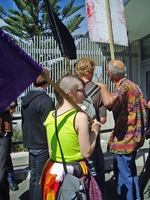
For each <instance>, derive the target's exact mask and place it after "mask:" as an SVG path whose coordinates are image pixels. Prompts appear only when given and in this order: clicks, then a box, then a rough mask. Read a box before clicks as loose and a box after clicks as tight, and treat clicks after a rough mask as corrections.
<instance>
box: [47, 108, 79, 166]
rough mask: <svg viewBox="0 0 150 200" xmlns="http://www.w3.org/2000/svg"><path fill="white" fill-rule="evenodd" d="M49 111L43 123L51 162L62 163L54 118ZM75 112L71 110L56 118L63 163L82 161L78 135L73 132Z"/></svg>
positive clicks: (52, 113) (52, 112)
mask: <svg viewBox="0 0 150 200" xmlns="http://www.w3.org/2000/svg"><path fill="white" fill-rule="evenodd" d="M54 112H55V111H51V112H50V113H49V115H48V117H47V119H46V121H45V122H44V125H45V127H46V131H47V139H48V145H49V149H50V151H51V159H52V160H53V161H57V162H62V158H61V153H60V148H59V144H58V141H57V137H56V132H55V121H54V120H55V117H54ZM76 114H77V110H75V109H71V110H69V111H67V112H65V113H63V114H61V115H59V116H57V130H58V137H59V140H60V144H61V147H62V151H63V155H64V158H65V162H75V161H79V160H82V159H83V157H82V155H81V153H80V146H79V139H78V134H77V132H76V130H75V116H76Z"/></svg>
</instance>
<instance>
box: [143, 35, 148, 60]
mask: <svg viewBox="0 0 150 200" xmlns="http://www.w3.org/2000/svg"><path fill="white" fill-rule="evenodd" d="M141 56H142V58H141V59H142V60H146V59H150V37H149V38H146V39H144V40H142V41H141Z"/></svg>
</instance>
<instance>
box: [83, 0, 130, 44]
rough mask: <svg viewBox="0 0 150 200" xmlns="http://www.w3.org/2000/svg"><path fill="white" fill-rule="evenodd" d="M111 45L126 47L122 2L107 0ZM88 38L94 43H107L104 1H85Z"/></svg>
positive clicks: (126, 39)
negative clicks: (111, 36) (111, 37)
mask: <svg viewBox="0 0 150 200" xmlns="http://www.w3.org/2000/svg"><path fill="white" fill-rule="evenodd" d="M109 7H110V16H111V17H110V18H111V24H112V27H110V28H112V35H113V43H114V44H118V45H123V46H128V37H127V30H126V20H125V13H124V4H123V0H109ZM86 12H87V17H88V29H89V37H90V40H91V41H94V42H104V43H109V32H108V22H107V14H106V5H105V0H86Z"/></svg>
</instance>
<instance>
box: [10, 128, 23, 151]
mask: <svg viewBox="0 0 150 200" xmlns="http://www.w3.org/2000/svg"><path fill="white" fill-rule="evenodd" d="M12 142H14V143H15V144H12V152H13V153H14V152H20V151H27V149H25V148H23V144H22V131H21V129H20V128H18V127H17V126H16V127H15V126H14V127H13V136H12Z"/></svg>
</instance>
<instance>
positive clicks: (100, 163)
mask: <svg viewBox="0 0 150 200" xmlns="http://www.w3.org/2000/svg"><path fill="white" fill-rule="evenodd" d="M90 161H92V163H91V164H93V167H94V168H95V172H96V173H94V168H93V170H92V169H90V171H91V174H92V175H93V176H94V178H95V180H96V182H97V184H98V185H99V187H100V190H101V193H102V196H103V200H107V193H106V183H105V171H104V157H103V152H102V149H101V146H100V144H99V143H98V141H97V144H96V147H95V149H94V151H93V153H92V155H91V156H90V158H89V159H88V162H89V163H90Z"/></svg>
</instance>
